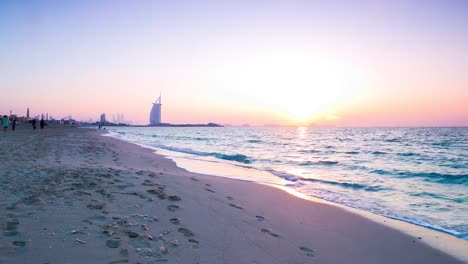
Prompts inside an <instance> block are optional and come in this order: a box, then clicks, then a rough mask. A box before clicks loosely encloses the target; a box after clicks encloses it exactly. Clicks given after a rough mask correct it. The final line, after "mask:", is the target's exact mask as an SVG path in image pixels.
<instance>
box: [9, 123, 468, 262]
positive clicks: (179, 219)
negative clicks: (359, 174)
mask: <svg viewBox="0 0 468 264" xmlns="http://www.w3.org/2000/svg"><path fill="white" fill-rule="evenodd" d="M104 133H106V132H105V131H103V130H95V129H82V128H68V127H59V126H56V127H51V128H48V129H44V130H39V129H38V130H35V131H33V130H32V129H31V128H30V127H29V126H26V125H20V126H18V127H17V131H15V132H14V133H13V132H11V131H8V132H7V134H6V135H1V137H0V188H1V190H0V193H1V195H0V197H2V199H1V201H0V202H1V206H0V225H1V227H2V231H1V233H0V263H161V262H162V263H164V262H167V263H466V261H467V259H461V257H460V256H457V258H455V257H454V256H452V255H454V254H452V253H453V252H452V253H450V252H449V253H450V254H448V253H447V252H443V251H441V250H439V249H436V248H433V247H431V246H429V245H428V244H427V243H425V240H426V237H424V236H423V235H420V236H418V235H413V236H412V235H408V234H407V233H404V232H402V231H399V230H397V229H395V228H392V227H390V226H388V225H385V224H382V223H378V222H376V221H373V220H370V219H368V218H366V217H364V216H362V215H360V214H355V213H352V212H350V211H349V210H346V209H343V208H341V207H338V206H333V205H331V204H326V203H320V202H313V201H310V200H307V199H301V198H298V197H297V196H294V195H291V194H289V193H287V192H284V191H282V190H279V189H277V188H272V187H270V186H267V185H263V184H258V183H252V182H246V181H240V180H232V179H225V178H219V177H212V176H207V175H201V174H196V173H191V172H188V171H186V170H184V169H181V168H178V167H177V166H176V164H175V163H174V162H173V161H171V160H169V159H166V158H164V157H163V156H160V155H157V154H155V153H154V151H153V150H150V149H146V148H142V147H140V146H137V145H134V144H130V143H127V142H124V141H120V140H117V139H114V138H111V137H104V136H102V135H103V134H104ZM431 234H434V233H431ZM436 234H437V233H436ZM440 237H443V234H440ZM459 241H462V240H459ZM459 249H462V250H463V249H468V246H467V244H466V241H464V242H459V243H458V245H457V250H458V251H460V250H459Z"/></svg>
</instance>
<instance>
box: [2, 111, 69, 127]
mask: <svg viewBox="0 0 468 264" xmlns="http://www.w3.org/2000/svg"><path fill="white" fill-rule="evenodd" d="M8 119H9V122H10V123H13V122H14V123H15V124H21V123H32V122H33V121H34V120H36V122H39V121H41V120H44V124H45V126H48V125H49V124H56V125H67V124H75V120H74V119H73V117H72V116H68V117H63V118H62V119H54V118H53V117H52V116H49V113H45V114H44V113H42V114H40V115H34V116H32V115H31V114H30V111H29V108H27V109H26V116H19V115H18V114H13V112H12V111H11V110H10V115H9V116H8Z"/></svg>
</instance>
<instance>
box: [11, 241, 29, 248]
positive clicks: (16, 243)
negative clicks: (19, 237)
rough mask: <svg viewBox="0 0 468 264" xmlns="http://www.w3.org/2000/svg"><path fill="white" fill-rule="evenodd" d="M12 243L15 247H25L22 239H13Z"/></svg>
mask: <svg viewBox="0 0 468 264" xmlns="http://www.w3.org/2000/svg"><path fill="white" fill-rule="evenodd" d="M12 244H13V245H14V246H17V247H25V246H26V242H24V241H13V243H12Z"/></svg>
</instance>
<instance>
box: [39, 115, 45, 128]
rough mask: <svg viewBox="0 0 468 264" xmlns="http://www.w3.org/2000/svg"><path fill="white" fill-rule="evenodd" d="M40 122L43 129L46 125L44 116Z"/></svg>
mask: <svg viewBox="0 0 468 264" xmlns="http://www.w3.org/2000/svg"><path fill="white" fill-rule="evenodd" d="M39 124H40V125H41V129H44V126H45V121H44V118H41V121H40V122H39Z"/></svg>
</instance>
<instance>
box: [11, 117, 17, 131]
mask: <svg viewBox="0 0 468 264" xmlns="http://www.w3.org/2000/svg"><path fill="white" fill-rule="evenodd" d="M16 123H18V120H16V117H15V118H13V121H12V122H11V131H15V128H16Z"/></svg>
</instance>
